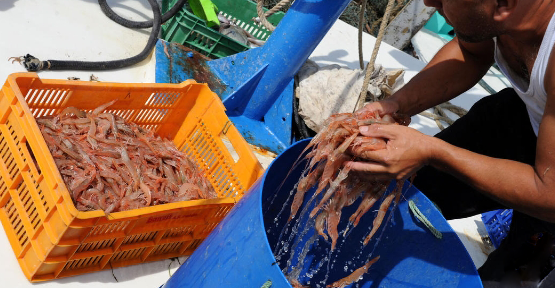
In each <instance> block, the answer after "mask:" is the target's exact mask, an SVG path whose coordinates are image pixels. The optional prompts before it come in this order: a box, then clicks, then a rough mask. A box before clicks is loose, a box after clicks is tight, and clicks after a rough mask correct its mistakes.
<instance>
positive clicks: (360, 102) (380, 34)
mask: <svg viewBox="0 0 555 288" xmlns="http://www.w3.org/2000/svg"><path fill="white" fill-rule="evenodd" d="M394 3H395V0H389V1H388V2H387V7H386V8H385V13H384V15H383V20H382V23H381V25H380V31H379V32H378V38H377V39H376V44H374V51H373V52H372V57H370V62H368V65H366V75H365V76H364V83H363V84H362V89H361V90H360V96H359V97H358V101H357V104H356V105H355V111H356V110H359V109H360V108H362V106H363V105H364V100H365V99H366V91H367V89H368V84H369V83H370V78H371V76H372V73H373V72H374V63H375V62H376V57H377V56H378V51H379V49H380V44H381V43H382V39H383V36H384V34H385V28H386V27H387V22H389V16H390V15H391V10H392V8H393V4H394ZM372 101H375V99H372Z"/></svg>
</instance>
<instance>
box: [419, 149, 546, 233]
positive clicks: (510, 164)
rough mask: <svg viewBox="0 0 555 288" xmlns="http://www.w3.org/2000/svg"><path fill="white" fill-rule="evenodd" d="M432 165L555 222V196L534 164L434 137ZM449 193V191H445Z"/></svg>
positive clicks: (497, 198) (507, 202)
mask: <svg viewBox="0 0 555 288" xmlns="http://www.w3.org/2000/svg"><path fill="white" fill-rule="evenodd" d="M432 141H433V144H432V145H431V146H430V149H432V150H433V153H432V155H434V156H433V157H432V159H431V160H430V165H432V166H433V167H435V168H437V169H439V170H441V171H444V172H446V173H449V174H451V175H453V176H455V177H457V178H459V179H460V180H461V181H464V182H465V183H468V184H469V185H471V186H472V187H474V188H476V189H478V190H479V191H482V192H483V193H484V194H485V195H488V196H489V197H491V198H493V199H495V200H497V201H499V202H500V203H503V204H505V205H507V206H508V207H511V208H514V209H517V210H519V211H520V212H523V213H526V214H529V215H531V216H534V217H537V218H539V219H543V220H545V221H550V222H555V210H554V209H553V207H555V199H554V197H553V193H552V191H550V190H551V189H550V188H548V187H546V186H545V185H544V184H543V183H542V182H541V180H540V178H539V177H538V175H537V172H536V171H535V169H534V167H532V166H530V165H527V164H524V163H520V162H517V161H512V160H506V159H498V158H492V157H488V156H484V155H480V154H477V153H474V152H471V151H468V150H465V149H462V148H459V147H456V146H453V145H451V144H448V143H446V142H444V141H442V140H440V139H437V138H433V140H432ZM445 193H449V191H445Z"/></svg>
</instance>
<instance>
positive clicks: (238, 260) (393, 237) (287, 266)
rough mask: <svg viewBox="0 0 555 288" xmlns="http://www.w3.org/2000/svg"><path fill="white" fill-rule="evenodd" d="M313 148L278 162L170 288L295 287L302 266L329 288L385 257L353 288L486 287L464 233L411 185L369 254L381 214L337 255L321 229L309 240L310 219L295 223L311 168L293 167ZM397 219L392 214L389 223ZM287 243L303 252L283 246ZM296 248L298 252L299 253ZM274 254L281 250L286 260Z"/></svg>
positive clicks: (311, 282)
mask: <svg viewBox="0 0 555 288" xmlns="http://www.w3.org/2000/svg"><path fill="white" fill-rule="evenodd" d="M307 144H308V140H304V141H300V142H297V143H296V144H294V145H293V146H291V147H289V148H288V149H287V150H286V151H284V152H283V153H282V154H280V155H279V156H278V157H277V158H276V159H275V161H274V162H273V163H272V165H271V166H270V167H269V168H268V170H267V171H266V173H265V174H264V176H263V177H262V178H260V179H259V180H258V182H257V183H256V184H255V185H254V186H253V187H252V188H251V189H250V190H249V192H248V193H247V194H246V195H245V196H244V197H243V198H242V199H241V200H240V201H239V203H237V205H236V206H235V207H234V208H233V209H232V210H231V212H230V213H229V214H228V215H227V217H226V218H225V219H224V220H223V221H222V222H221V223H220V224H219V225H218V226H217V227H216V228H215V229H214V230H213V231H212V233H211V234H210V235H209V236H208V237H207V238H206V239H205V240H204V242H203V243H202V244H201V245H200V246H199V247H198V248H197V249H196V251H195V252H194V253H193V254H192V255H191V256H190V257H189V258H188V259H187V261H186V262H185V263H184V264H183V265H182V266H181V267H180V268H179V269H178V270H177V271H176V272H175V273H174V275H173V276H172V277H171V278H170V279H169V280H168V282H167V283H166V284H165V285H164V288H177V287H254V288H259V287H272V288H281V287H288V288H289V287H291V285H290V284H289V282H288V281H287V279H286V276H285V274H284V273H286V274H290V273H291V272H292V271H293V270H294V269H293V267H295V266H296V265H298V266H299V270H296V271H300V273H299V275H298V277H295V279H299V281H300V282H301V284H303V285H307V286H310V287H325V285H324V284H323V283H328V284H331V283H333V282H335V281H337V280H339V279H341V278H343V277H346V276H347V275H349V274H350V273H351V272H352V271H353V270H354V269H357V268H358V267H361V266H363V265H364V264H365V263H366V262H367V261H368V260H369V259H372V258H373V257H375V256H378V255H379V256H380V257H381V258H380V259H379V260H378V261H377V262H376V263H375V264H374V265H373V266H372V267H370V269H369V270H368V271H367V273H365V274H364V275H363V277H362V278H361V279H360V280H359V281H358V282H356V283H354V284H352V285H350V286H347V287H365V288H369V287H482V284H481V281H480V278H479V276H478V273H477V271H476V268H475V266H474V264H473V262H472V259H471V258H470V256H469V254H468V252H467V251H466V249H465V248H464V246H463V244H462V243H461V242H460V240H459V238H458V237H457V235H456V233H455V232H454V231H453V230H452V229H451V227H450V226H449V224H448V223H447V221H446V220H445V219H444V218H443V216H442V215H441V214H440V213H439V211H438V210H437V209H436V208H435V207H434V206H433V204H432V203H431V202H430V201H429V200H428V199H427V198H426V197H425V196H424V195H423V194H422V193H420V192H419V191H418V190H417V189H416V188H414V187H412V186H410V185H408V184H405V187H404V188H403V197H402V200H401V202H400V203H399V205H398V207H397V208H396V209H394V210H393V211H394V212H393V215H392V217H391V219H390V221H388V222H385V221H384V223H383V224H382V227H381V228H380V230H378V233H376V236H374V238H375V239H373V240H372V241H371V242H370V243H369V244H368V245H366V246H365V247H363V246H362V244H361V242H362V239H364V236H365V235H366V234H367V233H368V232H369V228H371V227H372V221H373V219H374V216H375V210H374V211H370V212H368V213H367V214H366V215H365V216H364V217H362V219H361V221H360V223H359V225H358V226H357V227H356V228H354V229H350V230H349V231H348V234H347V236H346V237H342V236H340V237H339V241H338V244H337V247H336V249H335V250H334V251H330V250H331V249H330V248H331V244H330V243H329V241H325V240H324V239H323V238H322V237H320V236H315V234H314V231H313V230H311V229H308V233H306V234H304V233H301V230H303V227H306V226H308V227H310V226H311V225H306V221H307V219H306V218H308V217H303V216H300V217H301V219H299V220H298V221H300V222H297V221H296V220H297V219H296V218H295V219H294V220H292V221H291V222H289V224H288V223H287V219H288V217H289V213H290V202H291V200H292V198H293V197H292V196H291V193H290V191H292V189H293V187H294V185H295V183H296V182H297V181H298V180H299V177H300V176H301V173H302V170H303V168H304V167H305V164H304V163H302V162H301V164H299V165H296V166H295V167H293V166H294V163H295V161H296V160H297V159H298V158H299V156H300V155H301V152H302V150H303V149H304V148H305V147H306V145H307ZM291 167H293V168H292V169H291ZM391 188H392V187H390V189H391ZM313 192H314V191H309V192H307V195H306V197H305V203H304V204H303V207H301V209H303V208H304V206H306V205H309V209H310V206H311V205H312V206H313V205H314V203H312V202H311V201H309V200H308V199H309V198H311V197H309V196H311V195H310V194H311V193H313ZM409 200H412V201H413V202H414V203H415V204H416V206H417V207H418V208H419V210H420V211H421V212H422V214H424V215H425V216H426V217H427V218H428V220H429V221H430V222H431V223H432V224H433V225H434V226H435V228H436V229H437V230H439V231H440V232H441V233H442V238H441V239H438V238H436V237H435V236H433V234H432V233H431V232H430V231H429V230H427V228H426V227H425V226H424V225H423V224H422V223H420V222H419V220H417V219H416V218H415V217H414V215H413V214H412V213H411V212H410V211H409V207H408V201H409ZM360 201H361V200H360V199H359V200H358V201H357V202H355V203H354V204H353V205H351V206H349V207H346V208H345V209H344V210H343V217H341V218H342V221H341V222H340V224H339V230H340V231H341V230H342V229H344V228H345V227H346V225H347V222H348V218H349V215H351V214H352V213H353V212H354V211H355V210H356V208H357V207H358V204H359V202H360ZM378 205H379V203H377V204H376V206H375V207H376V208H375V209H377V207H378ZM392 206H393V205H392ZM390 210H391V209H390ZM390 213H391V212H388V213H387V215H386V218H385V219H386V220H387V219H388V218H389V215H390ZM306 214H308V213H306ZM299 215H305V214H302V213H299ZM297 217H299V216H297ZM292 223H300V225H298V226H299V227H301V228H300V229H298V230H296V229H295V228H294V227H292V226H293V225H291V224H292ZM297 228H298V227H297ZM382 231H383V232H382ZM305 232H306V231H305ZM288 240H289V241H288ZM378 240H379V242H377V241H378ZM282 242H283V243H298V245H283V244H282ZM376 242H377V243H376ZM291 246H294V247H297V249H291ZM304 246H307V247H308V246H309V247H310V249H309V250H308V253H306V255H303V256H302V259H304V260H303V261H302V262H301V263H299V261H298V259H299V254H300V252H301V248H303V247H304ZM287 248H289V249H287ZM273 251H276V255H278V257H277V258H278V259H279V261H277V260H276V257H274V253H273ZM278 251H279V253H278ZM327 260H331V261H327ZM316 268H318V269H316ZM315 271H316V272H315Z"/></svg>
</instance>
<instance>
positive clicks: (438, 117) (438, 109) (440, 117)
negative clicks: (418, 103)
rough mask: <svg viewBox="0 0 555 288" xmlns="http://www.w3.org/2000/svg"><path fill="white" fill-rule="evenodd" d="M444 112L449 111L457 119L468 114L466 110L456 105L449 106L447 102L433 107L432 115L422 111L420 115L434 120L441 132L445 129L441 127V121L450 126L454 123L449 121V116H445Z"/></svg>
mask: <svg viewBox="0 0 555 288" xmlns="http://www.w3.org/2000/svg"><path fill="white" fill-rule="evenodd" d="M445 110H447V111H450V112H452V113H454V114H456V115H457V116H459V117H462V116H464V115H465V114H466V113H467V112H468V111H466V109H464V108H461V107H459V106H457V105H454V104H451V103H450V102H449V101H447V102H445V103H442V104H439V105H436V106H434V107H433V111H434V112H433V113H430V112H428V111H422V112H420V115H422V116H424V117H428V118H430V119H432V120H434V121H435V122H436V124H437V127H439V129H440V130H443V129H445V127H444V126H443V124H441V121H443V122H445V123H447V124H449V125H452V124H453V123H454V122H455V121H453V120H451V118H449V116H447V114H446V113H445Z"/></svg>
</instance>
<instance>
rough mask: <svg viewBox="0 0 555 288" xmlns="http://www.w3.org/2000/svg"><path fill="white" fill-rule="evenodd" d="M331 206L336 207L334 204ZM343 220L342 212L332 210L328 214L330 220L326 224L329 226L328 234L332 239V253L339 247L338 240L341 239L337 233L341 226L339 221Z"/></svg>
mask: <svg viewBox="0 0 555 288" xmlns="http://www.w3.org/2000/svg"><path fill="white" fill-rule="evenodd" d="M330 205H334V204H333V203H332V204H330ZM340 219H341V210H335V209H332V210H331V211H329V212H328V218H327V219H326V223H327V224H328V234H329V235H330V238H331V251H333V250H335V246H336V245H337V238H339V232H338V231H337V226H338V225H339V220H340Z"/></svg>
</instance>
